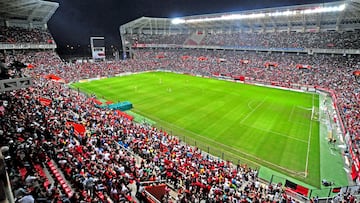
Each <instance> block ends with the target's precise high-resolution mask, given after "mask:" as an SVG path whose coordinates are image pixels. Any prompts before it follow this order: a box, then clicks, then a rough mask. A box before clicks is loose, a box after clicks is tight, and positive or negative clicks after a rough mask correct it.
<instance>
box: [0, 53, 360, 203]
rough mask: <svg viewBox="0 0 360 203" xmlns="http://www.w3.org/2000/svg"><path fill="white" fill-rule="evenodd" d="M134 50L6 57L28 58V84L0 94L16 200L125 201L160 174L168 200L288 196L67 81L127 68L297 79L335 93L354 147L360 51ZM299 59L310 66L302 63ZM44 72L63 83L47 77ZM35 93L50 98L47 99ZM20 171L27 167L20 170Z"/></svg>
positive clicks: (281, 80)
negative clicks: (57, 177)
mask: <svg viewBox="0 0 360 203" xmlns="http://www.w3.org/2000/svg"><path fill="white" fill-rule="evenodd" d="M134 54H135V57H134V58H135V59H131V60H126V61H120V62H99V63H78V64H76V63H75V64H72V63H65V62H63V61H62V60H61V59H60V58H59V57H58V56H57V55H56V54H55V53H53V52H51V51H49V52H20V53H18V54H10V55H7V57H6V62H7V63H8V64H10V63H11V62H12V61H19V62H21V63H24V64H31V67H32V68H26V69H24V70H23V71H24V72H25V73H24V74H29V75H31V76H32V77H33V78H34V85H33V86H32V87H31V88H28V89H22V90H17V91H11V92H6V93H3V94H2V95H1V107H2V108H1V109H2V110H1V112H0V114H1V126H0V130H1V131H0V135H1V146H9V158H8V159H7V163H8V166H10V167H9V168H10V173H9V174H10V177H12V179H13V180H14V182H13V184H12V185H13V189H14V191H16V192H14V194H15V197H16V198H17V199H19V200H20V199H21V198H28V199H36V200H38V201H54V200H55V201H58V200H59V201H70V202H79V201H87V202H91V201H92V202H131V201H133V198H134V197H132V196H131V192H132V191H131V187H130V184H134V183H137V185H138V187H137V190H138V191H137V192H139V191H140V192H141V191H142V189H143V188H142V187H141V185H140V184H139V183H140V182H144V181H161V180H165V181H167V182H169V184H170V185H172V186H173V187H174V189H175V190H176V191H177V196H176V197H173V199H171V198H169V196H165V199H166V201H168V202H199V201H200V200H207V201H208V202H248V201H252V202H280V201H285V202H286V201H288V202H292V201H294V200H292V199H291V197H288V196H286V194H285V193H283V192H282V187H281V186H275V187H273V186H264V185H262V184H260V182H259V180H258V178H257V171H256V170H254V169H250V168H248V167H246V166H236V165H233V164H232V163H229V162H227V161H225V160H220V159H217V158H213V157H211V156H209V155H207V154H203V153H201V152H200V150H198V149H197V148H196V147H192V146H188V145H186V144H184V143H181V142H180V141H179V139H178V138H176V137H173V136H171V135H169V134H167V133H166V132H164V131H161V130H159V129H156V128H154V127H152V126H149V125H146V124H139V123H134V122H132V121H130V120H128V119H126V118H123V117H121V116H120V115H118V114H117V113H116V112H115V111H110V110H105V109H99V108H96V107H95V105H94V103H93V99H92V98H89V97H87V96H85V95H83V94H81V93H79V92H77V91H74V90H71V89H69V88H68V87H67V85H66V83H68V82H74V81H78V80H80V79H84V78H95V77H111V76H114V75H116V74H120V73H124V72H140V71H146V70H156V69H160V68H162V69H167V70H172V71H176V72H185V73H191V74H200V75H204V76H211V75H212V74H214V73H221V74H225V75H243V76H245V77H246V79H247V80H252V81H261V82H270V83H273V84H276V85H281V86H285V87H290V86H292V85H293V84H303V85H309V86H312V87H322V88H326V89H331V90H333V91H334V92H335V94H336V97H337V102H338V103H337V105H338V106H339V109H340V111H341V114H342V115H343V116H344V121H345V124H346V126H347V129H348V131H349V133H350V135H352V139H353V140H354V143H355V144H356V146H355V147H356V148H357V149H358V148H359V146H358V145H357V144H358V142H357V138H358V137H359V136H360V134H359V133H360V127H359V126H360V123H359V121H360V114H359V101H360V95H359V84H358V83H357V82H356V80H355V78H354V76H353V75H352V72H353V71H354V70H356V69H358V68H359V67H358V63H359V57H357V56H342V55H341V56H336V55H335V56H331V55H313V56H310V55H303V54H288V53H287V54H283V53H260V52H259V53H256V52H237V51H201V50H172V51H171V50H161V49H158V50H138V51H136V52H135V53H134ZM266 64H267V65H266ZM269 64H271V65H269ZM275 64H276V65H275ZM297 64H302V65H304V67H309V68H305V69H299V68H297V66H296V65H297ZM47 74H54V75H57V76H59V77H61V78H63V79H64V80H65V83H59V82H54V81H52V80H48V79H46V78H45V77H44V76H45V75H47ZM40 98H46V99H49V100H50V103H48V104H43V103H41V102H40ZM69 122H75V123H79V124H82V125H84V126H85V127H86V132H85V134H80V133H78V132H76V131H75V129H74V127H73V126H72V125H69V124H68V123H69ZM135 156H139V157H141V158H140V161H138V160H137V159H136V157H135ZM35 157H36V158H35ZM49 160H52V161H54V162H55V163H56V164H57V166H58V167H59V169H60V170H61V171H63V173H64V176H65V177H66V179H67V180H68V181H69V183H70V184H71V186H72V188H73V189H74V193H73V195H71V196H66V194H65V192H64V191H62V190H61V188H60V187H59V186H58V185H57V183H56V181H55V183H51V181H50V182H47V181H44V178H43V177H42V176H41V175H40V173H41V172H40V171H41V170H39V167H46V163H47V162H48V161H49ZM24 168H25V171H26V173H25V174H23V175H19V176H17V174H21V171H24ZM139 196H140V197H141V195H139ZM165 199H164V201H165Z"/></svg>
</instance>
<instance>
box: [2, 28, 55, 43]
mask: <svg viewBox="0 0 360 203" xmlns="http://www.w3.org/2000/svg"><path fill="white" fill-rule="evenodd" d="M0 43H7V44H17V43H32V44H52V43H54V39H53V37H52V36H51V34H50V32H49V31H48V30H42V29H39V28H20V27H14V26H12V27H6V26H0Z"/></svg>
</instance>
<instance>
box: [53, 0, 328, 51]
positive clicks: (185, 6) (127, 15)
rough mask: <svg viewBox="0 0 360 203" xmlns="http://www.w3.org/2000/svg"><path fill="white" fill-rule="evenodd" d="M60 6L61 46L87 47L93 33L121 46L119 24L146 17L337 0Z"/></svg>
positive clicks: (56, 27) (85, 0)
mask: <svg viewBox="0 0 360 203" xmlns="http://www.w3.org/2000/svg"><path fill="white" fill-rule="evenodd" d="M52 1H54V2H58V3H59V8H58V9H57V11H56V12H55V14H54V15H53V16H52V18H51V19H50V20H49V22H48V26H49V29H50V32H51V33H52V35H53V36H54V38H55V41H56V43H57V44H58V45H59V46H60V47H61V46H66V45H67V44H69V45H70V46H71V45H72V46H74V47H75V46H78V45H80V46H87V45H88V44H89V37H90V36H104V37H105V43H106V46H107V47H108V46H111V45H114V46H115V47H118V48H119V47H120V46H121V45H120V43H121V42H120V36H119V26H120V25H122V24H125V23H127V22H129V21H132V20H135V19H137V18H139V17H142V16H147V17H181V16H187V15H199V14H209V13H219V12H229V11H242V10H250V9H259V8H268V7H278V6H289V5H298V4H309V3H324V2H331V1H334V0H293V1H290V0H52Z"/></svg>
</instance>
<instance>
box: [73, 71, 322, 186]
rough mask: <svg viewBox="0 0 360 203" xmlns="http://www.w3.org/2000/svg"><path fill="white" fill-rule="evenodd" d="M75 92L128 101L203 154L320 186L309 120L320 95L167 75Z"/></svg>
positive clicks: (314, 124)
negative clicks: (218, 155)
mask: <svg viewBox="0 0 360 203" xmlns="http://www.w3.org/2000/svg"><path fill="white" fill-rule="evenodd" d="M73 86H74V87H78V88H79V89H80V90H81V91H84V92H87V93H95V94H96V95H97V97H98V98H104V99H107V100H111V101H114V102H117V101H125V100H126V101H130V102H132V103H133V106H134V108H133V109H132V111H133V112H136V113H138V114H141V115H142V116H145V117H148V118H149V119H151V120H153V121H155V122H156V125H157V126H158V127H161V128H163V129H166V130H167V131H168V132H172V133H173V134H174V135H178V136H180V137H181V138H182V139H183V140H186V141H191V142H192V141H194V140H195V144H197V145H199V147H200V148H202V149H203V150H206V151H210V152H211V151H213V150H214V151H221V152H222V154H228V155H229V156H228V157H225V158H226V159H230V160H231V161H234V162H236V161H239V160H240V162H241V163H247V164H249V165H250V166H256V167H258V166H266V167H268V168H271V169H273V170H275V171H278V172H280V173H283V174H286V175H288V176H291V177H295V178H297V179H301V180H302V181H303V182H306V183H308V184H310V185H314V186H319V183H320V166H319V162H320V160H319V157H320V151H319V122H318V121H316V119H314V120H311V116H312V109H313V107H314V109H318V106H319V98H318V95H315V94H307V93H299V92H293V91H286V90H279V89H273V88H266V87H258V86H254V85H245V84H240V83H233V82H228V81H221V80H215V79H209V78H201V77H193V76H189V75H182V74H174V73H164V72H151V73H142V74H134V75H129V76H122V77H115V78H109V79H104V80H97V81H91V82H88V83H76V84H73ZM190 144H194V143H190ZM209 149H210V150H209ZM306 171H307V172H308V173H307V176H306V177H305V172H306Z"/></svg>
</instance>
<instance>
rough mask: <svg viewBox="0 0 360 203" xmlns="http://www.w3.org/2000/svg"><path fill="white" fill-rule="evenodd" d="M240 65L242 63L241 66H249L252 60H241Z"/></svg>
mask: <svg viewBox="0 0 360 203" xmlns="http://www.w3.org/2000/svg"><path fill="white" fill-rule="evenodd" d="M240 63H241V64H249V63H250V60H247V59H241V60H240Z"/></svg>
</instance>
